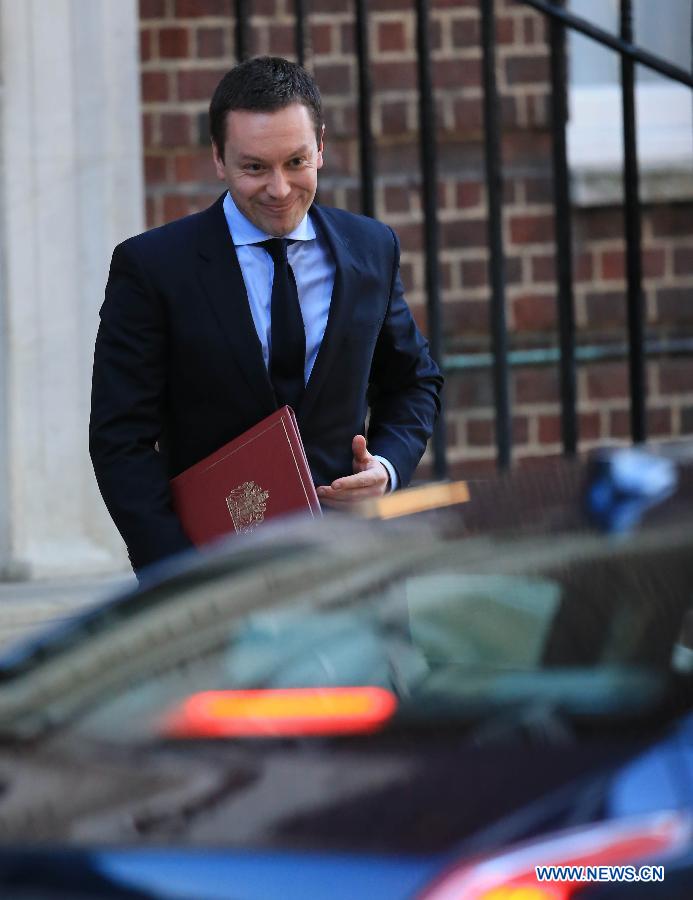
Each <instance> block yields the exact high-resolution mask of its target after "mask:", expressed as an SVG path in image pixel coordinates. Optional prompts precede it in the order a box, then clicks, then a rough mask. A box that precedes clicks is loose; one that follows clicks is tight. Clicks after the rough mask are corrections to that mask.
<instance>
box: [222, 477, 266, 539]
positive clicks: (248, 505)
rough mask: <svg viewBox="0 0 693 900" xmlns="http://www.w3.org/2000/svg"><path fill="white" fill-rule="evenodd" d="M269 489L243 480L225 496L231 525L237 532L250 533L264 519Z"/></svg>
mask: <svg viewBox="0 0 693 900" xmlns="http://www.w3.org/2000/svg"><path fill="white" fill-rule="evenodd" d="M268 499H269V491H263V490H262V488H261V487H260V485H259V484H255V482H254V481H245V482H243V484H241V485H239V487H236V488H234V489H233V490H232V491H231V493H230V494H229V495H228V497H227V498H226V505H227V506H228V508H229V513H230V514H231V520H232V522H233V527H234V528H235V529H236V531H237V532H238V534H250V532H251V531H255V529H256V528H257V526H258V525H259V524H260V523H261V522H263V521H264V519H265V510H266V509H267V500H268Z"/></svg>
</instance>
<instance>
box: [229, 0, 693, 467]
mask: <svg viewBox="0 0 693 900" xmlns="http://www.w3.org/2000/svg"><path fill="white" fill-rule="evenodd" d="M515 2H517V3H521V4H524V5H526V6H529V7H532V8H533V9H535V10H537V11H538V12H541V13H543V14H544V15H546V16H547V17H548V18H549V21H550V45H551V122H552V135H553V204H554V212H555V222H556V236H555V240H556V280H557V307H558V330H559V336H558V337H559V340H558V348H557V349H556V350H554V349H552V348H545V349H544V350H540V351H523V350H517V351H510V350H509V347H508V334H507V327H506V321H505V307H506V304H505V259H504V250H503V237H502V211H503V191H502V174H503V169H502V159H501V127H500V103H499V98H498V91H497V86H496V60H495V44H496V38H495V14H496V3H495V0H479V10H480V15H481V32H482V51H483V85H484V128H485V161H486V184H487V206H488V240H489V251H490V255H489V283H490V286H491V303H490V313H489V315H490V333H491V340H492V345H491V349H492V353H491V356H490V357H488V356H487V355H485V354H477V355H476V356H475V357H474V358H469V357H463V356H447V357H446V356H444V347H443V339H442V317H441V302H440V300H441V298H440V293H441V292H440V282H439V265H438V256H439V227H438V216H437V202H438V201H437V182H438V178H437V144H436V139H435V135H436V123H435V106H434V88H433V81H432V77H431V63H430V59H431V54H430V46H429V20H430V9H429V6H430V4H429V2H428V0H414V6H415V10H416V21H417V73H418V91H419V134H420V158H421V184H422V198H423V209H424V235H425V238H424V249H425V267H426V292H427V315H428V337H429V342H430V345H431V352H432V353H433V355H434V357H435V358H436V359H438V360H443V362H444V363H445V367H446V368H447V369H449V370H455V369H464V368H472V367H474V366H477V365H483V366H486V365H491V367H492V369H493V380H494V400H495V415H496V447H497V460H498V465H499V466H500V467H501V468H505V467H507V466H509V465H510V462H511V455H512V428H511V408H510V391H509V382H510V377H509V374H510V367H511V366H513V365H522V364H527V363H528V362H530V361H532V360H533V361H535V362H537V361H540V362H541V363H544V364H546V363H549V364H553V363H556V362H557V363H558V365H559V371H560V392H561V429H562V442H563V448H564V452H565V453H566V454H567V455H572V454H574V453H575V451H576V449H577V444H578V426H577V410H576V407H577V390H576V380H577V376H576V362H577V361H578V360H580V361H583V360H592V359H607V358H619V357H620V356H622V355H623V353H624V351H626V350H627V356H628V359H629V375H630V403H631V435H632V439H633V441H635V442H640V441H643V440H645V438H646V387H645V359H646V355H647V352H648V351H649V352H655V351H656V350H657V349H659V350H660V351H661V349H662V347H664V346H665V345H666V348H668V350H667V352H673V353H677V352H687V353H689V352H690V350H691V341H690V340H689V341H686V340H684V341H683V342H682V341H679V342H678V343H677V342H673V343H672V341H670V340H669V341H666V340H664V341H662V340H660V341H654V342H652V341H650V342H646V341H645V336H644V323H643V290H642V251H641V218H640V199H639V171H638V154H637V143H636V117H635V79H634V65H635V63H640V64H642V65H644V66H647V67H648V68H650V69H652V70H654V71H656V72H659V73H660V74H662V75H664V76H666V77H668V78H670V79H672V80H673V81H676V82H678V83H680V84H684V85H686V86H688V87H693V76H692V75H691V74H690V73H688V72H686V71H684V70H683V69H680V68H679V67H677V66H674V65H672V64H671V63H669V62H667V61H666V60H664V59H661V58H659V57H657V56H655V55H654V54H652V53H649V52H648V51H646V50H644V49H642V48H640V47H637V46H635V45H634V43H633V28H632V0H620V13H621V15H620V34H619V36H615V35H613V34H610V33H609V32H607V31H604V30H603V29H601V28H598V27H596V26H595V25H593V24H592V23H590V22H588V21H587V20H585V19H583V18H581V17H579V16H576V15H574V14H572V13H570V12H569V11H568V10H566V9H565V3H564V0H515ZM250 5H251V4H249V3H248V2H247V0H235V15H236V35H235V44H236V55H237V58H238V59H243V58H245V57H246V56H247V55H248V53H249V24H248V23H249V18H248V17H249V13H250V9H249V6H250ZM309 5H310V4H309V3H308V2H306V0H294V14H295V46H296V57H297V59H298V60H299V61H300V62H303V59H304V56H305V51H306V37H305V34H306V22H307V17H308V12H309V10H308V7H309ZM315 8H316V9H317V8H318V7H317V6H316V7H315ZM354 19H355V45H356V56H357V71H358V84H359V104H358V121H359V150H360V180H361V209H362V212H364V214H366V215H373V214H374V211H375V185H374V178H375V168H376V167H375V165H374V147H373V136H372V129H371V97H372V90H371V78H370V60H369V51H368V48H369V40H368V3H367V0H354ZM566 29H572V30H574V31H577V32H579V33H581V34H583V35H585V36H586V37H588V38H591V39H592V40H594V41H597V42H598V43H600V44H601V45H602V46H604V47H608V48H610V49H612V50H613V51H614V52H616V53H618V54H620V57H621V91H622V98H623V103H622V108H623V135H624V231H625V240H626V270H627V309H628V341H627V345H626V346H625V347H624V345H622V344H620V343H618V344H611V345H608V346H604V347H601V348H600V347H577V346H576V340H575V314H574V299H573V254H572V243H573V242H572V227H571V198H570V179H569V170H568V158H567V144H566V124H567V118H568V112H567V83H566V81H567V78H566V71H567V65H566V51H565V42H566ZM674 344H676V346H675V347H674V346H673V345H674ZM684 345H685V349H682V348H684ZM432 443H433V458H434V473H435V476H436V477H437V478H442V477H444V476H445V474H446V452H445V424H444V419H443V417H442V416H441V418H440V420H439V422H438V425H437V428H436V431H435V434H434V436H433V442H432Z"/></svg>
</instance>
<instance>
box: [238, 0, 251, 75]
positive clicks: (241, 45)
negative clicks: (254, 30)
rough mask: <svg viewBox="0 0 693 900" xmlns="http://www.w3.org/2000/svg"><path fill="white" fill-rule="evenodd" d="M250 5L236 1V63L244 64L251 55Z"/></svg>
mask: <svg viewBox="0 0 693 900" xmlns="http://www.w3.org/2000/svg"><path fill="white" fill-rule="evenodd" d="M249 46H250V41H249V33H248V4H247V3H246V0H236V61H237V62H243V60H244V59H246V58H247V56H248V53H249Z"/></svg>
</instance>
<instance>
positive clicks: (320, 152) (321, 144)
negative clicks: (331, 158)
mask: <svg viewBox="0 0 693 900" xmlns="http://www.w3.org/2000/svg"><path fill="white" fill-rule="evenodd" d="M324 152H325V126H324V125H323V126H322V128H321V129H320V140H319V141H318V166H317V167H318V169H321V168H322V164H323V162H324V159H323V153H324Z"/></svg>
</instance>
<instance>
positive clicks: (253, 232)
mask: <svg viewBox="0 0 693 900" xmlns="http://www.w3.org/2000/svg"><path fill="white" fill-rule="evenodd" d="M224 215H225V216H226V222H227V224H228V226H229V231H230V232H231V238H232V240H233V244H234V247H241V246H243V245H245V244H259V243H260V241H266V240H267V239H268V238H271V237H273V235H271V234H267V233H266V232H264V231H262V229H260V228H258V227H257V225H253V223H252V222H251V221H250V219H248V218H246V217H245V216H244V215H243V213H242V212H241V211H240V209H239V208H238V207H237V206H236V204H235V203H234V202H233V199H232V197H231V194H230V193H229V192H228V191H227V192H226V196H225V197H224ZM285 237H287V238H290V239H291V240H292V241H312V240H315V238H316V237H317V235H316V232H315V227H314V226H313V223H312V222H311V220H310V216H309V215H308V213H306V214H305V216H304V217H303V218H302V219H301V221H300V222H299V223H298V225H297V226H296V227H295V228H294V230H293V231H292V232H290V233H289V234H287V235H285Z"/></svg>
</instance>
